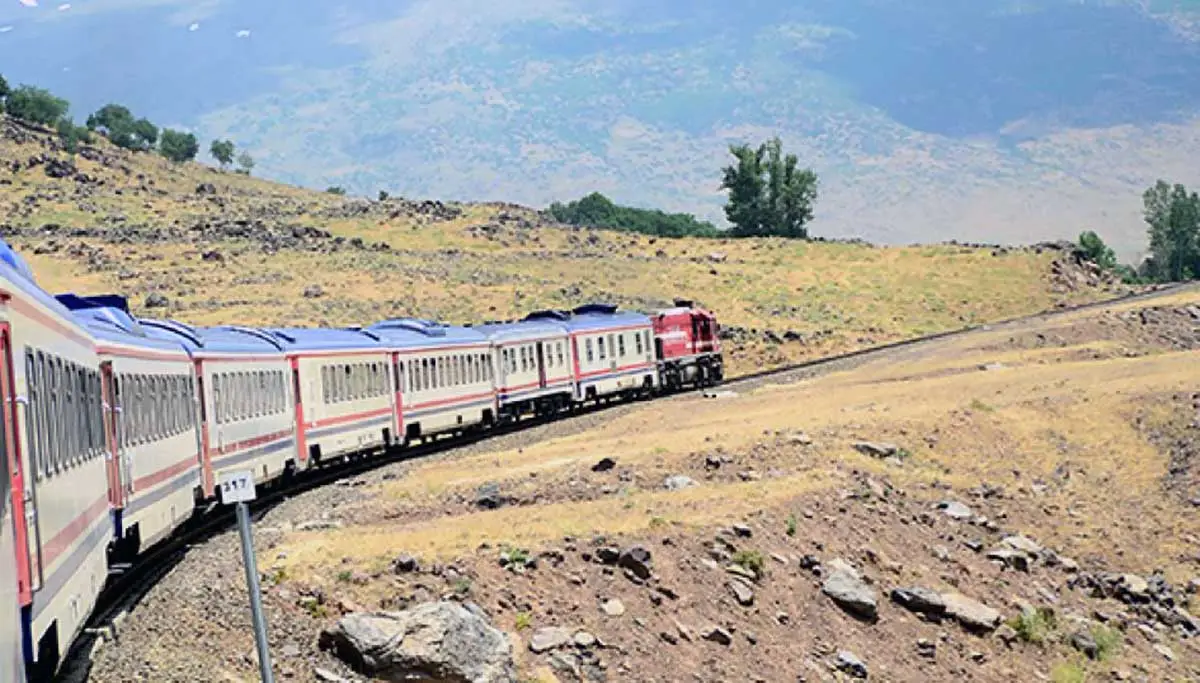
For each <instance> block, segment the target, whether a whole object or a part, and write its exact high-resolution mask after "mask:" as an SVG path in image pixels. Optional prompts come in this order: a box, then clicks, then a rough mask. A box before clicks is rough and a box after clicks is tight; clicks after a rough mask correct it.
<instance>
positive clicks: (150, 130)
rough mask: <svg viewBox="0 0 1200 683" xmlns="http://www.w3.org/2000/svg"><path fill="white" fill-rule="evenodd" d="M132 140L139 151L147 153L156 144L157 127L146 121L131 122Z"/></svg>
mask: <svg viewBox="0 0 1200 683" xmlns="http://www.w3.org/2000/svg"><path fill="white" fill-rule="evenodd" d="M133 139H134V140H135V142H136V144H137V146H138V148H139V149H141V150H142V151H144V152H148V151H150V150H152V149H154V146H155V145H157V144H158V142H159V140H158V126H156V125H154V124H153V123H150V122H149V121H148V120H146V119H138V120H137V121H134V122H133ZM193 156H195V155H193Z"/></svg>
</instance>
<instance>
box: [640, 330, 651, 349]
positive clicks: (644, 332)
mask: <svg viewBox="0 0 1200 683" xmlns="http://www.w3.org/2000/svg"><path fill="white" fill-rule="evenodd" d="M642 342H643V343H644V344H645V345H646V353H650V349H651V348H653V347H651V346H650V330H642Z"/></svg>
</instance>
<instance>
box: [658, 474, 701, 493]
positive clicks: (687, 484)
mask: <svg viewBox="0 0 1200 683" xmlns="http://www.w3.org/2000/svg"><path fill="white" fill-rule="evenodd" d="M695 485H696V481H695V480H694V479H692V478H691V477H688V476H685V475H682V474H673V475H671V476H669V477H667V478H666V479H664V480H663V488H665V489H666V490H668V491H682V490H683V489H686V488H691V487H693V486H695Z"/></svg>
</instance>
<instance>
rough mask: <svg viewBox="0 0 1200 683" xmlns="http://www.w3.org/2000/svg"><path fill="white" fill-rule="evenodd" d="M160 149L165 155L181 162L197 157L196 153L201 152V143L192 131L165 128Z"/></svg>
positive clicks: (176, 161) (159, 145)
mask: <svg viewBox="0 0 1200 683" xmlns="http://www.w3.org/2000/svg"><path fill="white" fill-rule="evenodd" d="M158 149H159V152H160V153H162V155H163V156H164V157H166V158H168V159H170V160H171V161H174V162H175V163H177V164H181V163H183V162H185V161H191V160H192V159H195V158H196V154H198V153H199V152H200V143H199V142H197V141H196V136H195V135H192V134H191V133H184V132H182V131H178V130H171V129H170V128H165V129H163V132H162V140H161V141H159V143H158Z"/></svg>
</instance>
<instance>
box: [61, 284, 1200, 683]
mask: <svg viewBox="0 0 1200 683" xmlns="http://www.w3.org/2000/svg"><path fill="white" fill-rule="evenodd" d="M1196 287H1200V285H1197V284H1194V283H1183V284H1176V285H1167V286H1163V287H1159V288H1156V289H1154V290H1150V291H1147V292H1141V293H1137V294H1128V295H1125V296H1122V297H1116V298H1113V299H1106V300H1103V301H1096V302H1092V303H1087V304H1079V305H1075V306H1066V307H1063V308H1061V309H1057V310H1052V311H1042V312H1040V313H1034V314H1030V315H1024V316H1015V317H1012V318H1007V319H1004V320H999V321H996V322H991V323H982V324H978V325H969V326H966V327H962V328H958V329H954V330H948V331H945V332H937V333H934V334H929V335H924V336H920V337H913V338H910V339H903V340H900V341H895V342H889V343H886V344H880V345H876V346H871V347H867V348H863V349H857V350H854V351H848V352H845V353H840V354H835V355H832V356H823V357H820V358H813V359H810V360H806V361H801V362H798V363H791V364H788V365H785V366H781V367H777V368H771V369H768V370H761V371H758V372H752V373H746V374H743V375H738V376H737V377H731V378H728V379H726V380H725V381H724V382H723V383H722V386H725V387H737V386H738V385H742V384H745V383H749V382H753V381H760V380H764V379H770V378H772V377H781V376H786V375H788V374H789V373H794V372H797V371H801V370H805V369H812V368H817V367H820V366H823V365H831V364H834V363H838V362H844V361H847V360H853V359H861V358H867V357H870V356H877V355H883V354H886V353H887V352H889V351H894V350H896V349H901V348H905V347H910V346H916V345H919V344H923V343H928V342H931V341H936V340H940V339H948V338H952V337H958V336H963V335H967V334H970V333H972V332H977V331H980V330H990V329H996V328H999V327H1004V326H1008V325H1014V324H1020V323H1024V322H1029V321H1033V320H1044V319H1050V318H1054V317H1060V316H1063V315H1067V314H1070V313H1076V312H1079V311H1086V310H1092V309H1098V308H1104V307H1107V306H1112V305H1114V304H1119V303H1125V302H1130V301H1139V300H1148V299H1154V298H1158V297H1163V296H1167V295H1169V294H1173V293H1175V292H1178V291H1183V290H1186V289H1192V288H1196ZM682 393H694V391H688V392H682ZM627 404H628V402H623V403H619V404H616V405H627ZM609 407H612V405H611V404H599V405H592V406H586V407H583V408H580V409H578V410H575V411H573V412H571V413H570V414H569V415H567V416H555V415H548V416H542V417H531V418H527V419H524V420H521V421H519V422H514V423H509V424H504V425H497V426H496V427H494V428H492V429H490V430H488V431H480V432H476V433H469V434H466V435H464V436H462V437H458V438H448V439H443V440H440V441H433V442H431V443H427V444H421V445H419V446H410V447H407V448H404V449H402V450H395V451H388V452H385V453H384V455H382V456H379V455H378V454H372V457H367V456H366V455H362V456H356V457H351V458H348V459H344V460H342V461H339V462H336V463H333V464H330V465H326V466H324V467H321V468H319V469H316V470H313V471H308V472H303V473H301V474H299V475H296V478H295V479H294V480H293V481H292V482H290V483H287V482H284V485H281V486H274V487H264V488H262V489H261V490H260V492H259V496H258V498H257V500H255V501H254V502H253V503H251V515H252V517H251V519H252V520H253V521H258V520H259V519H261V518H262V516H263V515H264V514H265V513H266V512H267V511H268V510H270V509H271V508H272V507H274V506H275V505H277V504H279V503H280V502H282V501H284V500H285V499H287V498H288V497H291V496H295V495H298V494H300V493H304V492H305V491H311V490H313V489H316V488H320V487H322V486H325V485H328V484H331V483H333V482H336V481H338V480H340V479H344V478H346V477H353V476H357V475H360V474H363V473H365V472H368V471H371V470H374V469H377V468H379V467H383V466H385V465H389V464H393V463H396V462H401V461H404V460H411V459H416V458H422V457H427V456H430V455H433V454H435V453H439V452H443V451H446V450H449V449H452V448H460V447H463V446H469V445H471V444H475V443H478V442H480V441H484V440H486V439H489V438H491V437H493V436H502V435H505V434H511V433H514V432H517V431H520V430H523V429H527V428H529V427H534V426H538V425H542V424H548V423H550V422H553V421H556V420H561V419H570V418H571V417H576V416H581V415H586V414H590V413H594V412H597V411H602V410H605V409H607V408H609ZM233 525H234V511H233V508H232V507H231V506H213V507H210V508H208V509H206V510H204V511H202V512H201V513H200V515H199V516H198V517H195V518H193V520H192V521H190V522H189V523H187V524H185V525H184V526H182V527H180V528H179V529H178V530H177V531H176V533H175V534H174V535H172V536H171V537H170V538H168V539H167V540H165V541H163V542H161V543H159V544H158V545H157V546H155V547H154V548H152V549H150V550H149V551H148V552H147V553H146V554H145V555H143V556H141V557H140V558H139V559H138V560H137V562H136V563H134V564H133V565H131V566H129V567H127V568H124V571H122V572H120V573H119V574H115V575H113V576H111V577H110V579H109V582H108V585H107V586H106V587H105V588H104V591H103V592H102V593H101V594H100V597H99V600H98V602H97V605H96V608H95V609H94V610H93V613H92V617H91V618H90V619H89V620H88V623H87V626H86V627H85V630H84V632H83V633H82V634H81V635H80V637H79V638H78V639H77V640H76V641H75V643H73V644H72V646H71V648H70V649H69V650H68V652H67V655H66V657H65V658H64V659H63V665H62V667H61V669H60V670H59V673H58V675H57V676H56V677H55V679H54V681H55V683H84V682H85V681H87V677H88V674H89V672H90V670H91V659H92V657H93V655H94V653H95V652H96V651H97V650H98V648H99V647H101V646H102V645H103V642H104V641H105V640H107V639H114V638H119V637H120V635H119V633H120V623H121V621H122V620H123V619H124V618H125V615H126V614H127V613H128V612H129V610H130V609H131V608H132V607H133V606H135V605H136V604H137V603H138V602H139V601H140V600H141V599H142V598H143V597H144V596H145V595H146V594H147V592H149V590H150V589H151V588H152V587H153V586H154V585H155V584H156V583H157V582H158V581H159V580H160V579H161V578H163V577H164V576H166V575H167V574H168V573H170V571H171V570H172V569H174V567H175V566H176V565H177V564H178V563H179V562H180V561H181V560H182V559H183V558H184V556H185V555H186V554H187V551H188V548H189V547H190V546H192V545H194V544H197V543H200V542H203V541H205V540H207V539H208V538H211V537H212V536H213V535H215V534H217V533H220V532H223V531H226V530H228V529H230V528H232V527H233Z"/></svg>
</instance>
